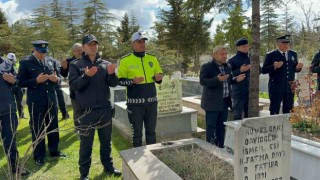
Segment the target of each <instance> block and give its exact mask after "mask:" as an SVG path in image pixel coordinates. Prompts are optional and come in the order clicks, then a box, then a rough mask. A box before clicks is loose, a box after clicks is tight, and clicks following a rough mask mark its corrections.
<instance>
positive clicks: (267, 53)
mask: <svg viewBox="0 0 320 180" xmlns="http://www.w3.org/2000/svg"><path fill="white" fill-rule="evenodd" d="M275 51H278V50H273V51H269V52H267V54H271V53H273V52H275Z"/></svg>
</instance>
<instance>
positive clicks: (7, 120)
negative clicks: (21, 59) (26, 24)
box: [0, 56, 28, 175]
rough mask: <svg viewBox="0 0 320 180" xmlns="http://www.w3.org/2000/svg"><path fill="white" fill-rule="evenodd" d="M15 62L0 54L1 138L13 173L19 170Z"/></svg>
mask: <svg viewBox="0 0 320 180" xmlns="http://www.w3.org/2000/svg"><path fill="white" fill-rule="evenodd" d="M17 82H18V81H17V79H16V78H15V70H14V68H13V63H12V62H11V61H9V60H7V59H4V58H1V56H0V99H1V106H0V124H1V127H0V128H1V138H2V141H3V146H4V150H5V153H6V155H7V156H8V159H9V161H10V162H9V163H8V164H9V165H10V168H11V172H12V173H16V171H17V160H18V159H19V155H18V150H17V145H16V136H15V134H16V130H17V126H18V118H17V114H16V111H17V109H16V102H15V98H14V93H13V91H12V88H13V87H15V86H17ZM18 170H19V169H18ZM27 174H28V172H27V171H26V170H22V171H21V175H27Z"/></svg>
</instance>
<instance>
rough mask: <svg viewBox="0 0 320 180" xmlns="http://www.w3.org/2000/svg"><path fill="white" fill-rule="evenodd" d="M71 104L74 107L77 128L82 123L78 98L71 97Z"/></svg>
mask: <svg viewBox="0 0 320 180" xmlns="http://www.w3.org/2000/svg"><path fill="white" fill-rule="evenodd" d="M71 105H72V109H73V122H74V127H75V128H77V127H78V125H79V123H80V120H79V119H78V118H79V117H80V116H79V108H78V105H77V102H76V100H74V99H71Z"/></svg>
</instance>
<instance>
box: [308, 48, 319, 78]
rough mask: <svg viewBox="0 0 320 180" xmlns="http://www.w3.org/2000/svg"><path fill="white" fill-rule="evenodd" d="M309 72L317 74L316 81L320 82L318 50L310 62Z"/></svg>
mask: <svg viewBox="0 0 320 180" xmlns="http://www.w3.org/2000/svg"><path fill="white" fill-rule="evenodd" d="M310 70H311V72H313V73H317V74H318V78H317V79H318V83H320V51H319V52H317V53H316V54H315V55H314V57H313V59H312V62H311V67H310Z"/></svg>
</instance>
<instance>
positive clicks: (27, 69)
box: [18, 41, 60, 165]
mask: <svg viewBox="0 0 320 180" xmlns="http://www.w3.org/2000/svg"><path fill="white" fill-rule="evenodd" d="M32 44H33V46H34V47H35V49H36V51H39V52H40V53H46V52H47V46H48V42H45V41H33V42H32ZM39 46H40V47H39ZM37 48H38V49H37ZM41 73H43V74H48V75H51V74H54V73H56V75H57V77H60V73H59V70H58V67H57V64H56V61H55V60H54V59H52V58H50V57H45V58H44V59H43V60H41V61H40V60H38V59H37V58H36V57H35V55H34V54H33V55H31V56H30V57H28V58H27V59H24V60H22V61H20V68H19V73H18V79H19V83H20V86H21V87H26V88H27V105H28V110H29V114H30V129H31V133H32V141H33V142H35V141H36V140H37V139H38V135H39V134H41V133H43V131H44V126H46V127H47V132H50V134H48V135H47V139H48V149H49V152H50V156H53V157H57V156H60V152H59V151H58V144H59V132H58V131H56V132H53V130H57V129H58V113H57V96H56V92H55V86H56V83H53V82H52V81H50V80H47V81H45V82H43V83H37V80H36V78H37V77H38V76H39V74H41ZM58 81H59V80H58ZM58 83H59V82H58ZM38 140H39V139H38ZM33 155H34V160H35V161H36V163H37V164H39V165H43V164H44V158H45V155H46V147H45V138H44V137H43V139H42V140H41V141H39V143H38V144H37V145H36V147H35V148H34V152H33Z"/></svg>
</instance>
